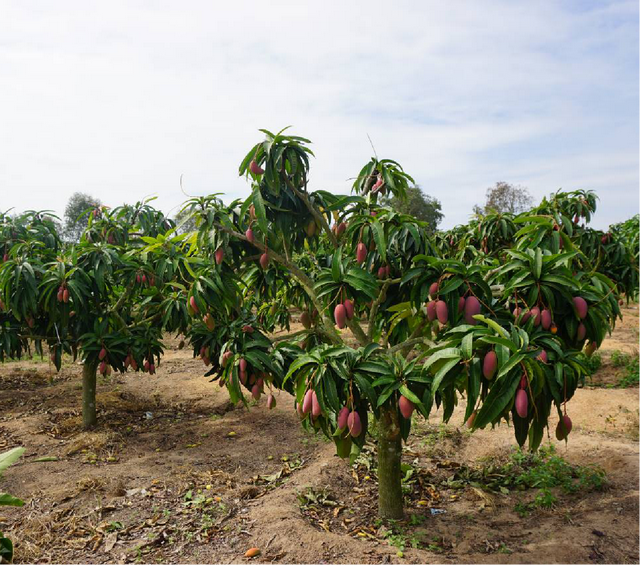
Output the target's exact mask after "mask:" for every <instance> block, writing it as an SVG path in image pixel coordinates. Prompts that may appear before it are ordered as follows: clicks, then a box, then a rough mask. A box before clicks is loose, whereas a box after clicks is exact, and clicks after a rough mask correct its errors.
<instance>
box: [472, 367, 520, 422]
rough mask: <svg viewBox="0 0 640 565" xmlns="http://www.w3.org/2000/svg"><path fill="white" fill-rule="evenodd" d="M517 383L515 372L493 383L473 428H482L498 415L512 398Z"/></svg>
mask: <svg viewBox="0 0 640 565" xmlns="http://www.w3.org/2000/svg"><path fill="white" fill-rule="evenodd" d="M519 383H520V376H519V375H516V374H513V375H511V378H509V379H503V380H501V381H496V382H495V383H494V385H493V386H492V387H491V390H490V391H489V394H488V395H487V397H486V398H485V399H484V403H483V404H482V408H480V411H479V412H478V414H477V416H476V419H475V420H474V422H473V429H474V430H475V429H478V428H484V427H485V426H486V425H487V424H489V423H491V422H493V421H495V420H496V419H497V418H498V416H500V414H501V413H502V411H503V410H504V409H505V408H506V407H507V405H508V404H509V402H511V400H512V399H513V396H514V394H515V392H516V388H518V384H519Z"/></svg>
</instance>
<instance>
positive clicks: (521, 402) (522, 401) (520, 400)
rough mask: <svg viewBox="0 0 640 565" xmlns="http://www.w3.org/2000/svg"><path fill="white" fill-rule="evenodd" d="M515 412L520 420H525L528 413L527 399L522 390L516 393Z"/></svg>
mask: <svg viewBox="0 0 640 565" xmlns="http://www.w3.org/2000/svg"><path fill="white" fill-rule="evenodd" d="M516 412H517V413H518V416H520V417H521V418H526V417H527V413H528V412H529V397H528V396H527V391H526V390H524V389H522V388H520V389H518V392H516Z"/></svg>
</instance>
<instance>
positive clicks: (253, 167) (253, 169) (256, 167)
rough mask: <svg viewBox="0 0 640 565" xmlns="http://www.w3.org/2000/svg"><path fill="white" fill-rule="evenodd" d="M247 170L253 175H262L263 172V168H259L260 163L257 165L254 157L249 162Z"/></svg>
mask: <svg viewBox="0 0 640 565" xmlns="http://www.w3.org/2000/svg"><path fill="white" fill-rule="evenodd" d="M249 170H250V171H251V172H252V173H253V174H254V175H262V174H264V169H263V168H261V167H260V165H258V163H257V162H256V160H255V159H252V160H251V163H249Z"/></svg>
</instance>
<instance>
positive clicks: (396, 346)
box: [386, 336, 433, 353]
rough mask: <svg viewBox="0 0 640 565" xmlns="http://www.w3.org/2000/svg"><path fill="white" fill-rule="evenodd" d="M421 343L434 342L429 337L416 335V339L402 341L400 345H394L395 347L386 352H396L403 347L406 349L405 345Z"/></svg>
mask: <svg viewBox="0 0 640 565" xmlns="http://www.w3.org/2000/svg"><path fill="white" fill-rule="evenodd" d="M419 343H427V344H432V343H433V342H432V341H431V340H430V339H427V338H426V337H424V336H423V337H416V338H414V339H408V340H407V341H403V342H402V343H399V344H398V345H394V346H393V347H391V348H390V349H388V350H387V351H386V353H396V352H397V351H400V350H401V349H404V348H405V347H411V346H412V345H418V344H419Z"/></svg>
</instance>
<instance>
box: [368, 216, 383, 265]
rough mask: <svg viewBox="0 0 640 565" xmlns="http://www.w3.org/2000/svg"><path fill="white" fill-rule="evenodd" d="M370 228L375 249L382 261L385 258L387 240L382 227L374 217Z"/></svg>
mask: <svg viewBox="0 0 640 565" xmlns="http://www.w3.org/2000/svg"><path fill="white" fill-rule="evenodd" d="M371 228H372V231H373V239H374V240H375V242H376V251H377V252H378V253H380V258H381V259H382V260H383V261H386V260H387V240H386V238H385V237H384V227H383V226H382V224H381V223H380V222H379V221H378V220H377V219H375V218H374V220H373V222H371Z"/></svg>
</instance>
